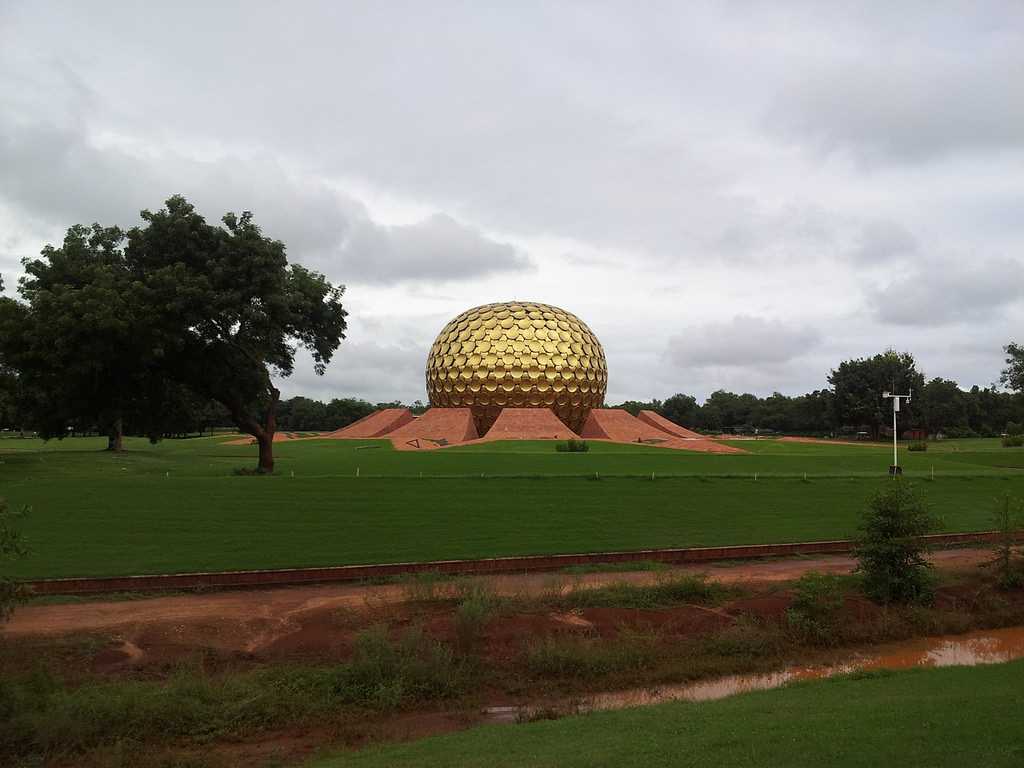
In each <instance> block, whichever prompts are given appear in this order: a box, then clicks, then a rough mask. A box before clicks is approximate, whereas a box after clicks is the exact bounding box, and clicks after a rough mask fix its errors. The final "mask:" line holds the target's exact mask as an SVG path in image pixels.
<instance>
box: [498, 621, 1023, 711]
mask: <svg viewBox="0 0 1024 768" xmlns="http://www.w3.org/2000/svg"><path fill="white" fill-rule="evenodd" d="M1019 658H1024V627H1010V628H1007V629H995V630H986V631H982V632H971V633H968V634H964V635H955V636H947V637H933V638H923V639H918V640H913V641H909V642H906V643H897V644H892V645H886V646H880V647H879V648H877V649H874V650H873V651H872V652H871V653H864V654H858V655H856V656H854V657H853V658H851V659H849V660H847V661H845V662H843V663H842V664H835V665H830V666H817V667H814V666H794V667H790V668H788V669H785V670H781V671H778V672H768V673H765V674H755V675H729V676H727V677H720V678H716V679H714V680H705V681H701V682H697V683H682V684H680V685H664V686H659V687H656V688H634V689H631V690H625V691H611V692H607V693H597V694H591V695H589V696H587V697H585V698H583V699H581V700H577V701H573V702H564V703H563V704H561V705H555V706H550V705H548V706H545V707H537V706H530V705H526V706H521V707H491V708H490V709H487V710H485V712H484V714H485V715H486V717H487V720H488V721H490V722H517V721H523V720H532V719H536V718H537V717H542V716H546V715H547V714H551V713H557V714H572V713H582V712H596V711H601V710H609V709H624V708H626V707H638V706H646V705H649V704H662V703H664V702H668V701H693V702H700V701H712V700H714V699H723V698H725V697H727V696H734V695H736V694H739V693H748V692H750V691H763V690H768V689H770V688H778V687H780V686H782V685H785V684H786V683H790V682H794V681H797V680H815V679H822V678H826V677H832V676H834V675H840V674H849V673H851V672H857V671H860V670H880V669H894V670H895V669H910V668H912V667H951V666H975V665H978V664H998V663H1001V662H1005V661H1012V660H1014V659H1019Z"/></svg>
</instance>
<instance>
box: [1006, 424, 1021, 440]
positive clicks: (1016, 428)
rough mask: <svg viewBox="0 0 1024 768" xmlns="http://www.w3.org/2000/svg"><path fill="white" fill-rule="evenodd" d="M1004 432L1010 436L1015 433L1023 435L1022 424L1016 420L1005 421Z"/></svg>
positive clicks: (1013, 435)
mask: <svg viewBox="0 0 1024 768" xmlns="http://www.w3.org/2000/svg"><path fill="white" fill-rule="evenodd" d="M1006 434H1007V435H1010V436H1011V437H1015V436H1017V435H1024V424H1021V423H1019V422H1016V421H1008V422H1006Z"/></svg>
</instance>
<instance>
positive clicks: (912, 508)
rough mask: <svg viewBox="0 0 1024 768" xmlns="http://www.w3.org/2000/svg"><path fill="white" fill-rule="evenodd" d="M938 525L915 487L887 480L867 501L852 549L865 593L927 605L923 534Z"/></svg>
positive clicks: (929, 586)
mask: <svg viewBox="0 0 1024 768" xmlns="http://www.w3.org/2000/svg"><path fill="white" fill-rule="evenodd" d="M938 527H939V521H938V520H937V519H936V518H934V517H932V515H931V513H930V512H929V511H928V508H927V506H926V505H925V502H924V500H923V499H922V498H921V496H920V495H919V494H918V493H917V490H916V489H915V487H914V486H913V485H910V484H909V483H907V482H905V481H903V480H899V479H895V480H890V481H888V482H887V484H886V487H885V488H883V489H882V490H880V491H878V493H876V494H875V495H874V496H873V497H872V498H871V500H870V502H869V503H868V509H867V510H866V511H865V513H864V516H863V519H862V522H861V526H860V532H861V533H860V536H859V537H858V539H857V543H856V546H855V548H854V555H855V557H856V558H857V572H858V573H860V574H862V575H863V586H864V593H865V594H866V595H867V596H868V597H869V598H871V599H872V600H874V601H875V602H876V603H882V604H888V603H916V604H922V605H924V604H929V603H931V601H932V597H933V593H934V579H933V577H932V566H931V563H929V562H928V561H927V560H926V559H925V556H924V555H925V553H926V551H927V547H926V545H925V543H924V541H923V540H922V539H921V537H922V536H924V535H925V534H928V533H932V532H933V531H935V530H936V529H937V528H938Z"/></svg>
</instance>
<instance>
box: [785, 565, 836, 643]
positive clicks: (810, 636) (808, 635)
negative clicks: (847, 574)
mask: <svg viewBox="0 0 1024 768" xmlns="http://www.w3.org/2000/svg"><path fill="white" fill-rule="evenodd" d="M794 592H795V597H794V599H793V603H792V605H791V606H790V608H789V610H787V611H786V623H787V624H788V626H789V628H790V630H791V631H792V632H793V633H794V634H796V635H797V637H798V638H800V639H801V640H803V641H804V642H808V643H810V644H812V645H837V644H838V643H839V641H840V639H841V638H840V637H839V635H838V632H837V630H838V625H839V612H840V610H842V607H843V586H842V579H840V578H839V577H838V576H836V575H834V574H825V573H816V572H814V571H812V572H810V573H806V574H804V575H803V576H801V577H800V579H799V580H797V582H796V584H795V585H794Z"/></svg>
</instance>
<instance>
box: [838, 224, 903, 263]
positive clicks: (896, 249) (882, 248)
mask: <svg viewBox="0 0 1024 768" xmlns="http://www.w3.org/2000/svg"><path fill="white" fill-rule="evenodd" d="M917 248H918V244H917V239H916V238H915V237H914V236H913V235H912V234H911V233H910V232H909V231H908V230H907V229H906V227H904V226H902V225H900V224H898V223H897V222H895V221H891V220H889V219H876V220H874V221H870V222H868V223H867V224H865V225H864V226H863V227H862V228H861V230H860V233H859V234H858V236H857V240H856V244H855V245H854V248H853V250H852V254H851V255H852V256H853V258H854V260H855V261H858V262H861V263H864V264H878V263H880V262H886V261H891V260H892V259H894V258H896V257H902V256H907V255H910V254H913V253H914V252H916V251H917Z"/></svg>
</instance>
